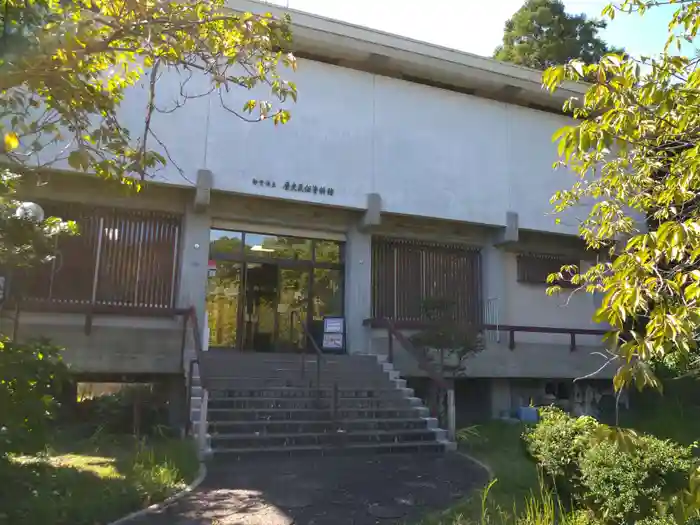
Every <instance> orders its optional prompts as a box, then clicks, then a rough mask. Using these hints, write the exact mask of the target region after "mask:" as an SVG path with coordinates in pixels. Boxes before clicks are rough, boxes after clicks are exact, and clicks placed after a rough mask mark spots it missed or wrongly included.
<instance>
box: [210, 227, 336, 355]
mask: <svg viewBox="0 0 700 525" xmlns="http://www.w3.org/2000/svg"><path fill="white" fill-rule="evenodd" d="M343 252H344V245H343V243H341V242H338V241H330V240H320V239H307V238H299V237H282V236H277V235H271V234H260V233H254V232H233V231H226V230H212V231H211V235H210V246H209V278H208V286H207V312H208V319H209V346H210V347H219V348H234V349H239V350H243V351H255V352H289V351H294V350H296V349H297V348H298V345H299V342H300V341H301V340H303V338H304V327H305V328H306V329H307V330H308V331H309V333H310V334H311V335H312V336H315V337H316V336H318V335H320V334H321V333H322V331H323V318H324V317H326V316H342V315H343V294H344V256H343Z"/></svg>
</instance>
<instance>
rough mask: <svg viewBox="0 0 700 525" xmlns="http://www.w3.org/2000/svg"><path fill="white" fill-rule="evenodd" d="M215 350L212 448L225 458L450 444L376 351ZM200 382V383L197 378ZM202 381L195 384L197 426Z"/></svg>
mask: <svg viewBox="0 0 700 525" xmlns="http://www.w3.org/2000/svg"><path fill="white" fill-rule="evenodd" d="M322 363H323V366H322V370H321V388H320V389H318V388H316V383H317V381H316V374H317V369H316V357H315V356H311V355H307V356H306V357H305V358H304V374H303V376H302V371H301V368H302V366H301V365H302V360H301V356H299V355H294V354H256V353H238V352H231V351H217V350H214V351H209V352H207V353H206V358H205V360H204V361H203V367H204V370H205V372H208V376H209V377H210V385H209V402H208V410H207V427H208V440H207V443H208V447H210V452H211V453H213V454H215V455H217V456H220V455H227V456H242V455H248V454H254V453H270V452H281V453H290V454H302V453H310V454H319V453H321V454H330V453H369V452H372V453H377V452H380V453H381V452H442V451H444V450H445V449H446V448H447V447H450V446H451V443H450V442H449V441H448V440H447V436H446V432H445V431H444V430H442V429H439V428H438V427H437V420H436V419H434V418H431V417H429V414H428V409H427V408H425V407H424V406H423V404H422V402H421V400H420V399H418V398H417V397H414V396H413V390H412V389H410V388H406V381H405V380H403V379H401V378H399V375H398V372H396V371H395V370H394V368H393V365H391V364H389V363H386V362H385V361H384V360H383V359H381V358H379V359H378V358H377V357H376V356H362V355H356V356H346V355H342V356H334V355H327V356H325V358H324V359H323V360H322ZM193 384H194V385H198V384H199V383H198V379H197V378H195V380H194V383H193ZM200 404H201V387H199V386H195V387H194V388H193V399H192V414H191V415H192V421H193V428H194V429H195V430H196V429H197V422H198V419H199V410H200Z"/></svg>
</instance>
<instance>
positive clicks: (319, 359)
mask: <svg viewBox="0 0 700 525" xmlns="http://www.w3.org/2000/svg"><path fill="white" fill-rule="evenodd" d="M289 317H290V324H291V325H292V326H294V318H295V317H296V318H297V320H298V321H299V326H301V329H302V330H303V332H304V339H305V340H306V341H311V346H312V347H313V349H314V350H315V351H316V388H318V389H319V391H320V389H321V364H322V361H323V359H324V355H323V352H322V351H321V349H320V348H319V346H318V343H316V341H315V340H314V338H313V337H312V336H311V332H309V327H308V326H306V324H304V323H302V322H301V315H300V314H299V311H298V310H292V313H291V314H290V316H289ZM300 351H301V377H302V378H303V377H304V374H305V370H306V363H305V362H306V345H304V346H303V347H301V348H300Z"/></svg>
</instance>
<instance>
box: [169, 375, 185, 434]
mask: <svg viewBox="0 0 700 525" xmlns="http://www.w3.org/2000/svg"><path fill="white" fill-rule="evenodd" d="M164 388H165V391H166V395H167V399H168V426H169V427H170V428H172V429H177V430H183V429H184V428H185V421H186V420H187V417H189V416H188V415H187V414H186V413H185V412H186V407H187V402H186V397H187V387H186V382H185V378H184V376H170V377H168V378H167V379H166V380H165V385H164Z"/></svg>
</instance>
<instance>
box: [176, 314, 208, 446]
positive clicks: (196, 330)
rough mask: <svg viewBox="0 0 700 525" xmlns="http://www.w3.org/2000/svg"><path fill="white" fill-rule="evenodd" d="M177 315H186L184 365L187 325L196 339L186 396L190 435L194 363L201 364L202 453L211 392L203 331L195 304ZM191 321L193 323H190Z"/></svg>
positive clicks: (200, 415) (200, 421) (183, 337)
mask: <svg viewBox="0 0 700 525" xmlns="http://www.w3.org/2000/svg"><path fill="white" fill-rule="evenodd" d="M176 314H177V315H182V316H184V319H183V335H182V349H181V352H182V357H181V361H183V366H184V355H185V347H186V346H187V327H188V326H191V327H192V336H193V339H194V353H195V358H194V359H192V360H190V362H189V370H188V377H187V398H186V407H187V408H186V410H187V412H186V414H185V421H186V423H185V435H190V432H191V430H192V429H191V426H192V422H191V421H190V419H191V415H192V414H191V408H192V377H193V376H194V365H195V363H196V364H197V365H199V381H200V383H201V386H202V401H201V404H200V407H199V421H198V423H197V433H198V434H197V441H198V447H197V448H198V449H199V451H200V453H203V452H204V445H205V442H206V435H205V434H206V433H205V429H206V417H207V415H206V412H207V408H208V399H209V392H208V390H207V381H206V372H205V371H204V370H203V368H202V355H203V354H204V348H203V347H202V333H201V331H200V325H199V319H198V318H197V310H196V309H195V308H194V306H191V307H189V308H185V309H178V310H176ZM190 322H191V324H190Z"/></svg>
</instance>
